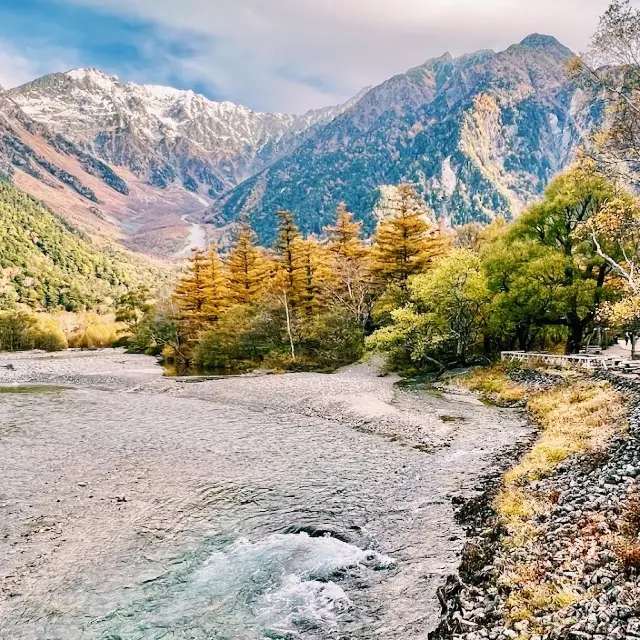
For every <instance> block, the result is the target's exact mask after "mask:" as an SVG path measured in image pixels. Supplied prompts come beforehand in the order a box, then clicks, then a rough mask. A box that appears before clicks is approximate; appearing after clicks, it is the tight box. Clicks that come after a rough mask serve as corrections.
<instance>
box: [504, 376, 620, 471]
mask: <svg viewBox="0 0 640 640" xmlns="http://www.w3.org/2000/svg"><path fill="white" fill-rule="evenodd" d="M527 406H528V408H529V410H530V411H531V413H532V415H533V417H534V418H535V420H536V422H537V423H538V425H539V426H540V429H541V432H540V436H539V438H538V440H537V442H536V444H535V446H534V448H533V449H532V450H531V452H530V453H528V454H527V455H526V456H525V457H524V459H523V460H522V462H521V463H520V464H519V465H518V466H517V467H516V468H515V469H513V470H512V471H511V472H509V473H508V474H507V476H506V478H505V482H506V483H507V484H508V483H509V482H511V481H517V480H540V479H541V478H544V477H546V476H548V475H549V474H551V473H552V472H553V470H554V469H555V468H556V467H557V466H558V465H559V464H560V463H561V462H563V461H564V460H566V459H567V458H568V457H569V456H570V455H573V454H576V453H587V452H597V451H600V450H601V449H602V448H603V447H604V445H605V444H606V443H607V442H608V441H609V440H610V439H611V437H612V436H613V435H614V434H615V433H618V432H620V431H621V430H623V429H625V428H626V426H627V423H626V409H625V402H624V399H623V397H622V396H621V395H620V394H619V393H618V392H617V391H615V390H614V389H613V387H611V385H610V384H608V383H606V382H593V381H589V380H579V381H577V382H574V383H572V384H570V385H568V386H561V387H558V388H557V389H553V390H552V391H547V392H542V393H538V394H536V395H534V396H533V397H532V398H531V399H530V400H529V403H528V405H527Z"/></svg>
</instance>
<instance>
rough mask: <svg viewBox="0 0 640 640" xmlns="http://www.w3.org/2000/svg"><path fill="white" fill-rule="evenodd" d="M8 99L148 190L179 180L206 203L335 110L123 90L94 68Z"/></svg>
mask: <svg viewBox="0 0 640 640" xmlns="http://www.w3.org/2000/svg"><path fill="white" fill-rule="evenodd" d="M9 96H10V97H11V99H12V100H14V101H15V102H16V104H18V105H19V106H20V107H21V108H22V109H23V110H24V112H25V113H26V114H27V115H28V116H30V117H31V118H33V119H34V120H37V121H39V122H43V123H46V124H47V125H48V126H49V127H51V128H52V129H53V130H54V131H56V132H57V133H60V134H62V135H63V136H65V137H67V138H69V139H70V140H72V141H74V142H75V143H76V144H78V145H80V146H82V147H83V148H84V149H86V150H88V151H90V152H92V153H95V154H96V155H98V156H100V157H101V158H103V159H105V160H106V161H107V162H110V163H112V164H115V165H119V166H124V167H127V168H128V169H130V170H131V171H132V172H133V173H135V174H136V175H138V176H140V177H144V178H145V179H146V180H148V182H149V183H150V184H152V185H154V186H156V187H160V188H164V187H167V186H168V185H169V184H172V183H175V182H180V183H182V184H183V185H184V187H185V188H187V189H189V190H190V191H194V192H200V193H203V194H208V195H209V196H211V197H216V196H219V195H221V194H223V193H225V192H226V191H227V190H229V189H230V188H232V187H234V186H236V185H237V184H239V183H240V182H242V181H243V180H244V179H246V178H248V177H250V176H251V175H253V174H254V173H256V172H257V171H259V170H260V169H262V168H264V167H265V166H266V165H267V164H269V163H270V162H272V161H273V160H275V159H277V158H279V157H280V156H281V155H283V154H285V153H286V152H287V151H288V150H291V149H292V148H294V147H295V146H296V140H297V139H298V138H299V137H304V136H305V133H306V132H308V131H309V130H311V129H313V128H314V127H315V126H317V125H319V124H323V123H325V122H327V121H328V120H330V119H331V118H332V117H334V116H335V115H337V114H338V113H340V112H341V110H342V108H341V107H336V108H327V109H323V110H319V111H312V112H309V113H308V114H305V115H303V116H291V115H281V114H268V113H256V112H253V111H251V110H250V109H247V108H246V107H243V106H239V105H235V104H232V103H230V102H212V101H211V100H208V99H207V98H205V97H204V96H202V95H198V94H196V93H194V92H193V91H180V90H178V89H172V88H169V87H161V86H154V85H142V86H141V85H136V84H133V83H127V84H124V83H121V82H120V81H119V80H118V78H117V77H115V76H107V75H106V74H104V73H102V72H101V71H99V70H97V69H77V70H74V71H70V72H67V73H57V74H53V75H49V76H45V77H44V78H41V79H39V80H36V81H34V82H31V83H29V84H27V85H24V86H22V87H19V88H17V89H14V90H12V91H10V92H9ZM347 106H348V105H347ZM344 108H346V107H344Z"/></svg>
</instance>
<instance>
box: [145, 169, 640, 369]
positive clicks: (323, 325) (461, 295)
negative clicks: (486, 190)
mask: <svg viewBox="0 0 640 640" xmlns="http://www.w3.org/2000/svg"><path fill="white" fill-rule="evenodd" d="M377 216H378V219H379V220H380V222H379V224H378V227H377V230H376V233H375V235H374V236H373V238H371V239H370V240H366V239H363V238H362V236H361V225H360V223H359V222H357V221H354V219H353V217H352V215H351V213H349V212H348V211H347V209H346V208H345V207H344V206H341V207H339V209H338V211H337V214H336V222H335V223H334V224H333V225H331V226H328V227H326V228H325V237H324V238H321V239H320V238H315V237H313V236H310V237H306V238H304V237H303V236H302V235H301V233H300V232H299V230H298V228H297V226H296V224H295V220H294V216H293V214H292V213H290V212H287V211H281V212H280V214H279V217H280V229H279V233H278V238H277V241H276V243H275V245H274V247H273V249H271V250H266V249H262V248H260V247H258V246H257V245H256V241H255V235H254V233H253V231H252V230H251V227H250V225H249V223H248V222H244V223H243V224H242V225H241V226H240V228H239V230H238V233H237V237H236V241H235V243H234V245H233V246H232V248H231V249H230V251H229V252H227V253H225V254H222V253H221V252H220V251H219V250H218V248H216V247H212V248H211V249H210V250H209V251H208V252H207V253H204V252H201V251H196V252H195V253H194V255H193V256H192V257H191V259H190V260H189V264H188V267H187V268H186V270H185V272H184V273H183V275H182V276H181V277H180V280H179V283H178V285H177V287H176V288H175V290H174V292H173V296H172V297H171V299H169V300H167V301H166V302H164V303H163V304H161V305H158V306H156V307H155V308H154V309H152V310H151V311H150V312H149V313H148V314H146V316H145V317H144V318H143V319H142V321H141V322H140V324H139V326H138V327H137V331H136V335H135V337H134V344H135V345H137V348H140V349H142V350H149V351H154V350H155V351H157V352H159V351H162V352H163V353H164V355H165V356H166V357H168V358H171V359H174V360H177V361H181V362H183V363H189V362H191V363H195V364H196V365H198V366H200V367H203V368H216V369H217V368H243V367H256V366H265V367H271V368H276V369H293V370H296V369H303V368H317V369H332V368H336V367H337V366H340V365H342V364H347V363H349V362H353V361H355V360H357V359H358V358H359V357H361V355H362V354H363V352H364V350H365V349H367V350H369V351H376V352H381V353H383V354H385V355H386V357H387V360H388V363H389V366H390V367H392V368H395V369H399V370H402V371H405V372H409V373H411V372H416V373H417V372H421V371H425V370H435V371H443V370H445V369H447V368H450V367H452V366H456V365H466V364H469V363H489V362H490V361H491V360H492V359H493V358H494V357H495V356H496V354H498V353H499V352H500V351H502V350H512V349H515V348H518V349H522V350H525V351H529V350H533V349H552V350H556V349H560V350H564V351H566V352H567V353H578V352H580V351H581V350H582V349H583V348H584V346H585V345H586V344H587V343H588V342H589V341H590V340H591V339H592V336H594V335H596V334H598V333H602V332H605V331H609V333H610V334H611V335H615V334H623V333H624V334H626V335H628V336H629V337H630V338H631V341H632V343H633V344H635V340H636V333H637V330H638V328H639V327H638V316H637V310H638V309H640V305H638V304H637V299H638V298H637V294H636V293H635V289H634V287H635V284H634V281H633V278H630V277H629V274H633V273H634V271H635V264H636V261H637V256H638V251H639V249H640V234H639V233H638V229H640V205H639V204H638V201H637V199H636V197H635V196H633V195H632V194H631V193H629V192H627V191H626V190H625V189H624V188H623V187H622V186H621V185H620V183H618V182H617V181H615V180H614V179H612V178H611V177H607V176H606V175H604V174H603V173H602V172H601V171H600V170H599V167H598V166H597V163H596V162H595V161H594V160H592V159H590V158H587V157H582V158H581V159H579V160H578V161H577V163H576V164H575V166H574V167H572V168H571V170H570V171H568V172H567V173H565V174H562V175H560V176H559V177H558V178H556V179H555V180H554V181H553V182H552V183H551V185H550V186H549V188H548V189H547V191H546V193H545V197H544V199H543V200H542V201H541V202H540V203H539V204H537V205H535V206H533V207H532V208H530V209H529V210H528V211H526V212H525V213H523V214H522V215H521V216H520V217H519V218H518V219H517V220H515V221H513V222H506V221H503V220H499V221H497V222H495V223H493V224H492V225H490V226H488V227H480V226H475V225H472V226H466V227H462V228H461V229H458V230H457V231H456V232H451V231H448V230H446V229H444V228H443V227H442V226H440V225H438V224H436V222H435V220H434V218H433V216H432V214H431V212H430V210H429V208H428V207H427V205H426V204H425V202H424V200H422V199H421V198H420V197H419V196H418V195H417V194H416V192H415V191H414V190H413V189H412V187H411V186H410V185H401V186H400V187H398V188H397V189H395V191H394V196H393V197H391V196H389V197H387V198H386V199H385V200H383V201H382V202H381V203H380V204H379V208H378V211H377Z"/></svg>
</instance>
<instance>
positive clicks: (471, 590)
mask: <svg viewBox="0 0 640 640" xmlns="http://www.w3.org/2000/svg"><path fill="white" fill-rule="evenodd" d="M512 377H513V378H514V379H516V380H518V381H519V382H524V383H525V384H526V383H528V384H531V385H533V386H534V387H535V388H537V389H538V390H541V389H549V388H551V387H552V386H553V385H552V384H551V383H552V381H553V378H550V377H549V376H547V375H545V374H540V373H538V372H528V371H524V372H516V373H515V375H512ZM599 377H600V379H603V380H606V381H608V382H609V383H610V384H611V385H612V387H613V388H614V389H616V390H617V391H618V392H620V393H621V394H624V395H626V396H627V397H628V398H629V403H628V423H629V428H628V432H625V433H619V434H617V435H615V436H614V437H613V438H612V439H611V440H610V441H609V442H608V443H607V445H606V446H605V447H604V448H603V449H602V450H601V451H599V452H598V453H596V454H585V455H574V456H571V457H569V458H568V459H567V460H565V461H564V462H562V463H561V464H560V465H559V466H558V467H557V468H556V469H555V470H554V472H553V473H552V475H551V476H550V477H547V478H544V479H542V480H540V481H535V482H530V483H529V484H528V485H526V486H525V488H524V490H525V492H526V494H527V495H528V496H529V497H530V498H531V499H533V500H536V499H539V498H544V499H545V500H551V502H552V503H553V506H552V508H551V509H550V511H549V513H544V514H541V515H540V516H539V517H538V519H537V520H536V522H535V527H536V533H535V535H532V536H531V542H527V543H524V544H523V543H517V544H515V545H513V547H512V548H511V549H510V548H509V545H510V544H511V543H510V539H509V537H508V536H507V534H506V532H505V531H504V529H502V527H501V526H500V523H499V521H498V520H497V519H496V514H495V512H494V509H493V507H492V499H493V497H494V496H495V493H496V491H497V489H498V486H499V485H497V484H494V485H493V487H488V492H487V494H486V497H485V499H484V500H483V501H480V502H477V501H476V502H470V503H468V504H466V505H465V507H464V508H463V509H462V510H461V511H460V512H459V518H460V520H461V521H463V522H464V523H465V526H466V529H467V536H468V539H467V544H466V548H465V551H464V554H463V562H462V564H461V568H460V572H459V574H458V576H457V577H455V578H451V579H450V581H449V583H448V585H447V588H446V589H445V590H444V591H443V592H442V598H441V600H442V604H443V609H444V612H443V620H442V622H441V624H440V626H439V628H438V630H437V631H436V632H434V633H433V634H432V635H431V636H430V638H431V639H432V640H452V639H456V640H480V639H481V638H488V639H489V640H506V639H516V638H520V639H522V640H560V639H563V640H564V639H566V640H605V639H606V640H609V639H612V640H613V639H617V640H622V639H631V638H640V578H639V576H638V568H640V554H638V552H637V551H635V548H636V547H635V545H637V535H638V529H639V527H638V525H639V524H640V520H639V518H640V498H639V497H638V496H639V494H638V490H639V484H638V478H640V385H638V384H637V383H635V382H632V381H629V380H625V379H623V378H620V377H619V376H616V375H614V374H601V375H600V376H599ZM556 380H557V378H556ZM629 527H630V528H631V532H629V531H628V530H627V529H629ZM629 536H631V538H629ZM630 551H631V553H632V554H633V553H635V554H636V557H633V556H632V557H630V558H629V561H630V563H626V562H625V561H624V560H623V559H624V557H625V553H627V555H629V552H630ZM625 564H626V565H627V566H625ZM516 565H519V566H520V567H527V568H528V570H529V571H530V572H531V574H532V575H533V576H535V579H536V581H537V583H539V584H540V585H541V588H540V592H539V593H538V594H529V593H527V594H524V593H518V589H521V590H522V589H526V586H525V585H524V584H520V585H514V586H513V587H512V588H505V587H504V586H501V585H503V584H504V577H505V571H509V570H512V569H513V567H514V566H516ZM630 565H633V566H630ZM547 585H554V587H553V591H551V590H548V591H545V586H547ZM558 586H559V587H560V588H558ZM522 596H525V597H526V600H527V602H531V603H533V604H534V605H536V607H537V608H536V607H533V610H531V611H529V612H528V614H527V615H521V616H520V619H518V620H513V619H511V620H505V613H506V611H507V609H508V603H509V602H511V604H513V602H514V601H515V600H516V599H517V598H520V597H522Z"/></svg>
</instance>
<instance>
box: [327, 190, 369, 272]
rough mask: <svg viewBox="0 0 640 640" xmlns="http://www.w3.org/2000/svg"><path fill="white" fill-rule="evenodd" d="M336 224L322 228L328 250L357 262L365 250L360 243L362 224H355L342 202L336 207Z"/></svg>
mask: <svg viewBox="0 0 640 640" xmlns="http://www.w3.org/2000/svg"><path fill="white" fill-rule="evenodd" d="M336 218H337V219H336V223H335V224H333V225H329V226H327V227H325V228H324V232H325V234H326V236H327V240H328V246H329V249H330V250H331V251H332V253H334V254H335V255H338V256H342V257H344V258H347V259H350V260H357V259H360V258H362V257H364V255H365V254H366V252H367V250H366V247H365V246H364V243H363V242H362V238H361V234H362V222H356V221H355V220H354V219H353V214H352V213H351V212H350V211H348V210H347V206H346V204H345V203H344V202H341V203H340V204H339V205H338V209H337V211H336Z"/></svg>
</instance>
